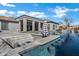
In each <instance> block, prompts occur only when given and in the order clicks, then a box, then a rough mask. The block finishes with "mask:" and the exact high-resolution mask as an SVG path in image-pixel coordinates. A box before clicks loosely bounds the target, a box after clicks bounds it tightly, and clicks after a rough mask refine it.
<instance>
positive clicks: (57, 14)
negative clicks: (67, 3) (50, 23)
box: [54, 6, 69, 18]
mask: <svg viewBox="0 0 79 59" xmlns="http://www.w3.org/2000/svg"><path fill="white" fill-rule="evenodd" d="M67 11H69V9H67V8H65V7H59V6H57V7H56V9H54V13H55V15H54V17H59V18H62V17H63V16H66V12H67Z"/></svg>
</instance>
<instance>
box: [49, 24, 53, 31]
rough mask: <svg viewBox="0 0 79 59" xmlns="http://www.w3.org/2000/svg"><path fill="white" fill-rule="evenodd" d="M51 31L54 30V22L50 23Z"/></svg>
mask: <svg viewBox="0 0 79 59" xmlns="http://www.w3.org/2000/svg"><path fill="white" fill-rule="evenodd" d="M50 31H53V23H50Z"/></svg>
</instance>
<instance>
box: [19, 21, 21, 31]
mask: <svg viewBox="0 0 79 59" xmlns="http://www.w3.org/2000/svg"><path fill="white" fill-rule="evenodd" d="M18 27H19V29H18V30H19V31H21V21H19V26H18Z"/></svg>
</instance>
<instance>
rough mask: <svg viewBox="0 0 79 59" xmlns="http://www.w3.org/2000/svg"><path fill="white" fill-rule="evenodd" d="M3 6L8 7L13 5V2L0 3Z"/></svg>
mask: <svg viewBox="0 0 79 59" xmlns="http://www.w3.org/2000/svg"><path fill="white" fill-rule="evenodd" d="M0 4H1V5H3V6H8V7H15V5H14V4H9V3H0Z"/></svg>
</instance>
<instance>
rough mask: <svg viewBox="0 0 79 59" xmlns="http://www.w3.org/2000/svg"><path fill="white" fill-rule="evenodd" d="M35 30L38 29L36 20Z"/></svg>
mask: <svg viewBox="0 0 79 59" xmlns="http://www.w3.org/2000/svg"><path fill="white" fill-rule="evenodd" d="M35 30H36V31H38V22H35Z"/></svg>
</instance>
